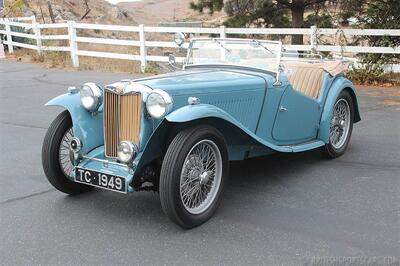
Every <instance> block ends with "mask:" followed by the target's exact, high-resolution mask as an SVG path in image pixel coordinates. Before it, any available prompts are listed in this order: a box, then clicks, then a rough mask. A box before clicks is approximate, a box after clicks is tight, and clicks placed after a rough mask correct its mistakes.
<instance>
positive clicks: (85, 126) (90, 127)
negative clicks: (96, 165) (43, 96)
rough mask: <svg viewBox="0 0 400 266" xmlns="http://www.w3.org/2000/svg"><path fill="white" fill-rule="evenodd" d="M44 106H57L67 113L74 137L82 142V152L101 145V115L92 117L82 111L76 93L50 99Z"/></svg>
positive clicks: (102, 140) (90, 114)
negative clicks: (70, 120)
mask: <svg viewBox="0 0 400 266" xmlns="http://www.w3.org/2000/svg"><path fill="white" fill-rule="evenodd" d="M45 106H58V107H62V108H64V109H65V110H67V111H68V113H69V115H70V116H71V119H72V126H73V130H74V136H76V137H78V138H79V139H80V140H81V142H82V144H83V145H82V151H83V152H84V153H88V152H89V151H91V150H93V149H94V148H96V147H98V146H101V145H103V143H104V131H103V113H102V112H101V113H97V114H96V115H93V114H92V113H90V112H88V111H87V110H86V109H84V108H83V107H82V105H81V103H80V96H79V94H78V93H66V94H63V95H60V96H58V97H55V98H53V99H51V100H50V101H49V102H47V103H46V104H45ZM88 136H90V138H88Z"/></svg>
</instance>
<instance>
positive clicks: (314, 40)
mask: <svg viewBox="0 0 400 266" xmlns="http://www.w3.org/2000/svg"><path fill="white" fill-rule="evenodd" d="M317 34H318V29H317V26H311V28H310V47H311V52H312V53H316V52H317V46H318V39H317Z"/></svg>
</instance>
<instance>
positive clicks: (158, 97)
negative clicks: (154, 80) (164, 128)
mask: <svg viewBox="0 0 400 266" xmlns="http://www.w3.org/2000/svg"><path fill="white" fill-rule="evenodd" d="M172 105H173V102H172V97H171V96H170V95H169V94H168V93H167V92H165V91H163V90H160V89H155V90H153V92H152V93H150V94H149V96H147V99H146V110H147V113H148V114H149V115H150V116H151V117H152V118H155V119H160V118H162V117H164V116H165V115H167V114H168V113H169V112H170V111H171V110H172Z"/></svg>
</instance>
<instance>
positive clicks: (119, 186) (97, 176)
mask: <svg viewBox="0 0 400 266" xmlns="http://www.w3.org/2000/svg"><path fill="white" fill-rule="evenodd" d="M75 181H76V182H78V183H83V184H88V185H92V186H95V187H100V188H105V189H109V190H113V191H118V192H122V193H126V192H127V191H126V183H125V178H124V177H121V176H115V175H109V174H105V173H99V172H96V171H92V170H88V169H82V168H76V169H75Z"/></svg>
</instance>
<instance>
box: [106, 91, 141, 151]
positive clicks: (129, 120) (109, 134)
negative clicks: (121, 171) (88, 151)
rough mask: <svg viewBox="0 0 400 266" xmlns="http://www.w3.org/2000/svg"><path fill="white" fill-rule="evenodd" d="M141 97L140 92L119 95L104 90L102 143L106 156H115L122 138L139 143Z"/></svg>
mask: <svg viewBox="0 0 400 266" xmlns="http://www.w3.org/2000/svg"><path fill="white" fill-rule="evenodd" d="M141 109H142V97H141V95H140V93H134V94H126V95H120V94H117V93H114V92H112V91H109V90H105V92H104V145H105V153H106V156H108V157H117V149H118V144H119V143H120V142H121V141H123V140H129V141H131V142H132V143H135V144H139V134H140V122H141V121H140V120H141Z"/></svg>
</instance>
